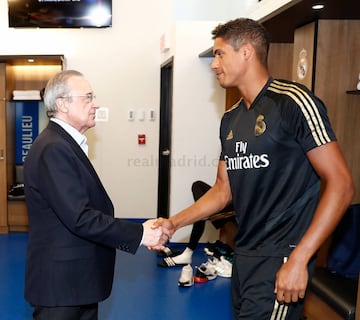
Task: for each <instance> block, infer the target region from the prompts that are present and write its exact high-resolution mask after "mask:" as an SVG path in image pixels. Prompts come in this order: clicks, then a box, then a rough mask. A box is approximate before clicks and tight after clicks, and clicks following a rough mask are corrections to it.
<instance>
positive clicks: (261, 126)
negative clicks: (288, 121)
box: [254, 114, 266, 137]
mask: <svg viewBox="0 0 360 320" xmlns="http://www.w3.org/2000/svg"><path fill="white" fill-rule="evenodd" d="M264 119H265V117H264V115H262V114H259V115H258V117H257V118H256V122H255V130H254V134H255V136H256V137H258V136H261V135H262V134H263V133H264V132H265V130H266V123H265V121H264Z"/></svg>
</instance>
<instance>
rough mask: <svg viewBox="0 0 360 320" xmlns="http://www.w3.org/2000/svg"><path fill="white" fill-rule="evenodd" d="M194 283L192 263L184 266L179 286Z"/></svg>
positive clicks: (189, 285)
mask: <svg viewBox="0 0 360 320" xmlns="http://www.w3.org/2000/svg"><path fill="white" fill-rule="evenodd" d="M193 284H194V276H193V268H192V267H191V265H190V264H187V265H186V266H184V267H183V268H182V270H181V274H180V278H179V282H178V286H179V287H191V286H192V285H193Z"/></svg>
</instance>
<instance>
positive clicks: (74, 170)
mask: <svg viewBox="0 0 360 320" xmlns="http://www.w3.org/2000/svg"><path fill="white" fill-rule="evenodd" d="M24 178H25V196H26V205H27V209H28V214H29V243H28V250H27V261H26V277H25V298H26V299H27V300H28V301H29V302H30V303H32V304H34V305H40V306H71V305H82V304H90V303H95V302H98V301H101V300H103V299H105V298H107V297H108V296H109V294H110V292H111V288H112V281H113V273H114V262H115V251H116V250H115V248H119V249H121V250H124V251H127V252H129V253H133V254H134V253H135V252H136V250H137V248H138V246H139V244H140V242H141V238H142V234H143V227H142V225H141V224H138V223H131V222H128V221H124V220H120V219H118V218H114V208H113V205H112V203H111V200H110V198H109V196H108V195H107V193H106V191H105V189H104V187H103V185H102V183H101V182H100V179H99V177H98V176H97V174H96V172H95V170H94V168H93V166H92V165H91V163H90V161H89V160H88V158H87V156H86V155H85V153H84V152H83V151H82V149H81V148H80V146H79V145H78V144H77V143H76V142H75V141H74V139H73V138H72V137H71V136H70V135H69V134H68V133H67V132H66V131H65V130H64V129H63V128H62V127H61V126H59V125H58V124H56V123H54V122H52V121H50V122H49V124H48V126H47V128H46V129H44V131H43V132H42V133H41V134H40V135H39V136H38V138H37V139H36V140H35V142H34V144H33V146H32V147H31V150H30V152H29V154H28V156H27V157H26V160H25V164H24ZM119 180H120V177H119Z"/></svg>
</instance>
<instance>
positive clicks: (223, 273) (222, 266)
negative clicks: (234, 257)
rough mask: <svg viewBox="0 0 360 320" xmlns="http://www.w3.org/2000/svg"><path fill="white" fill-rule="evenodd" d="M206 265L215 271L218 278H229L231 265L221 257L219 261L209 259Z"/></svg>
mask: <svg viewBox="0 0 360 320" xmlns="http://www.w3.org/2000/svg"><path fill="white" fill-rule="evenodd" d="M208 263H209V265H211V266H212V267H213V268H214V269H215V270H216V272H217V275H218V276H219V277H224V278H231V274H232V264H231V263H230V262H229V261H228V260H226V259H225V258H224V257H223V256H221V257H220V259H218V258H215V257H213V258H209V259H208Z"/></svg>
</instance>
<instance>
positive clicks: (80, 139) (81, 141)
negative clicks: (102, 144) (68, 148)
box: [50, 118, 88, 155]
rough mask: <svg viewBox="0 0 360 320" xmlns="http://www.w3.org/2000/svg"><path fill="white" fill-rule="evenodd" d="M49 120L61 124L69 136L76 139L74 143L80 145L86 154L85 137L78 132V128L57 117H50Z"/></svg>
mask: <svg viewBox="0 0 360 320" xmlns="http://www.w3.org/2000/svg"><path fill="white" fill-rule="evenodd" d="M50 121H53V122H55V123H57V124H58V125H59V126H61V127H62V128H63V129H64V130H65V131H66V132H67V133H68V134H69V135H71V137H72V138H73V139H74V140H75V141H76V143H77V144H78V145H79V146H80V147H81V149H82V150H83V151H84V152H85V154H86V155H87V154H88V145H87V144H86V142H87V137H86V136H85V135H83V134H82V133H80V132H79V131H78V130H76V129H75V128H74V127H72V126H71V125H69V124H68V123H66V122H65V121H63V120H60V119H58V118H51V119H50Z"/></svg>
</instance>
